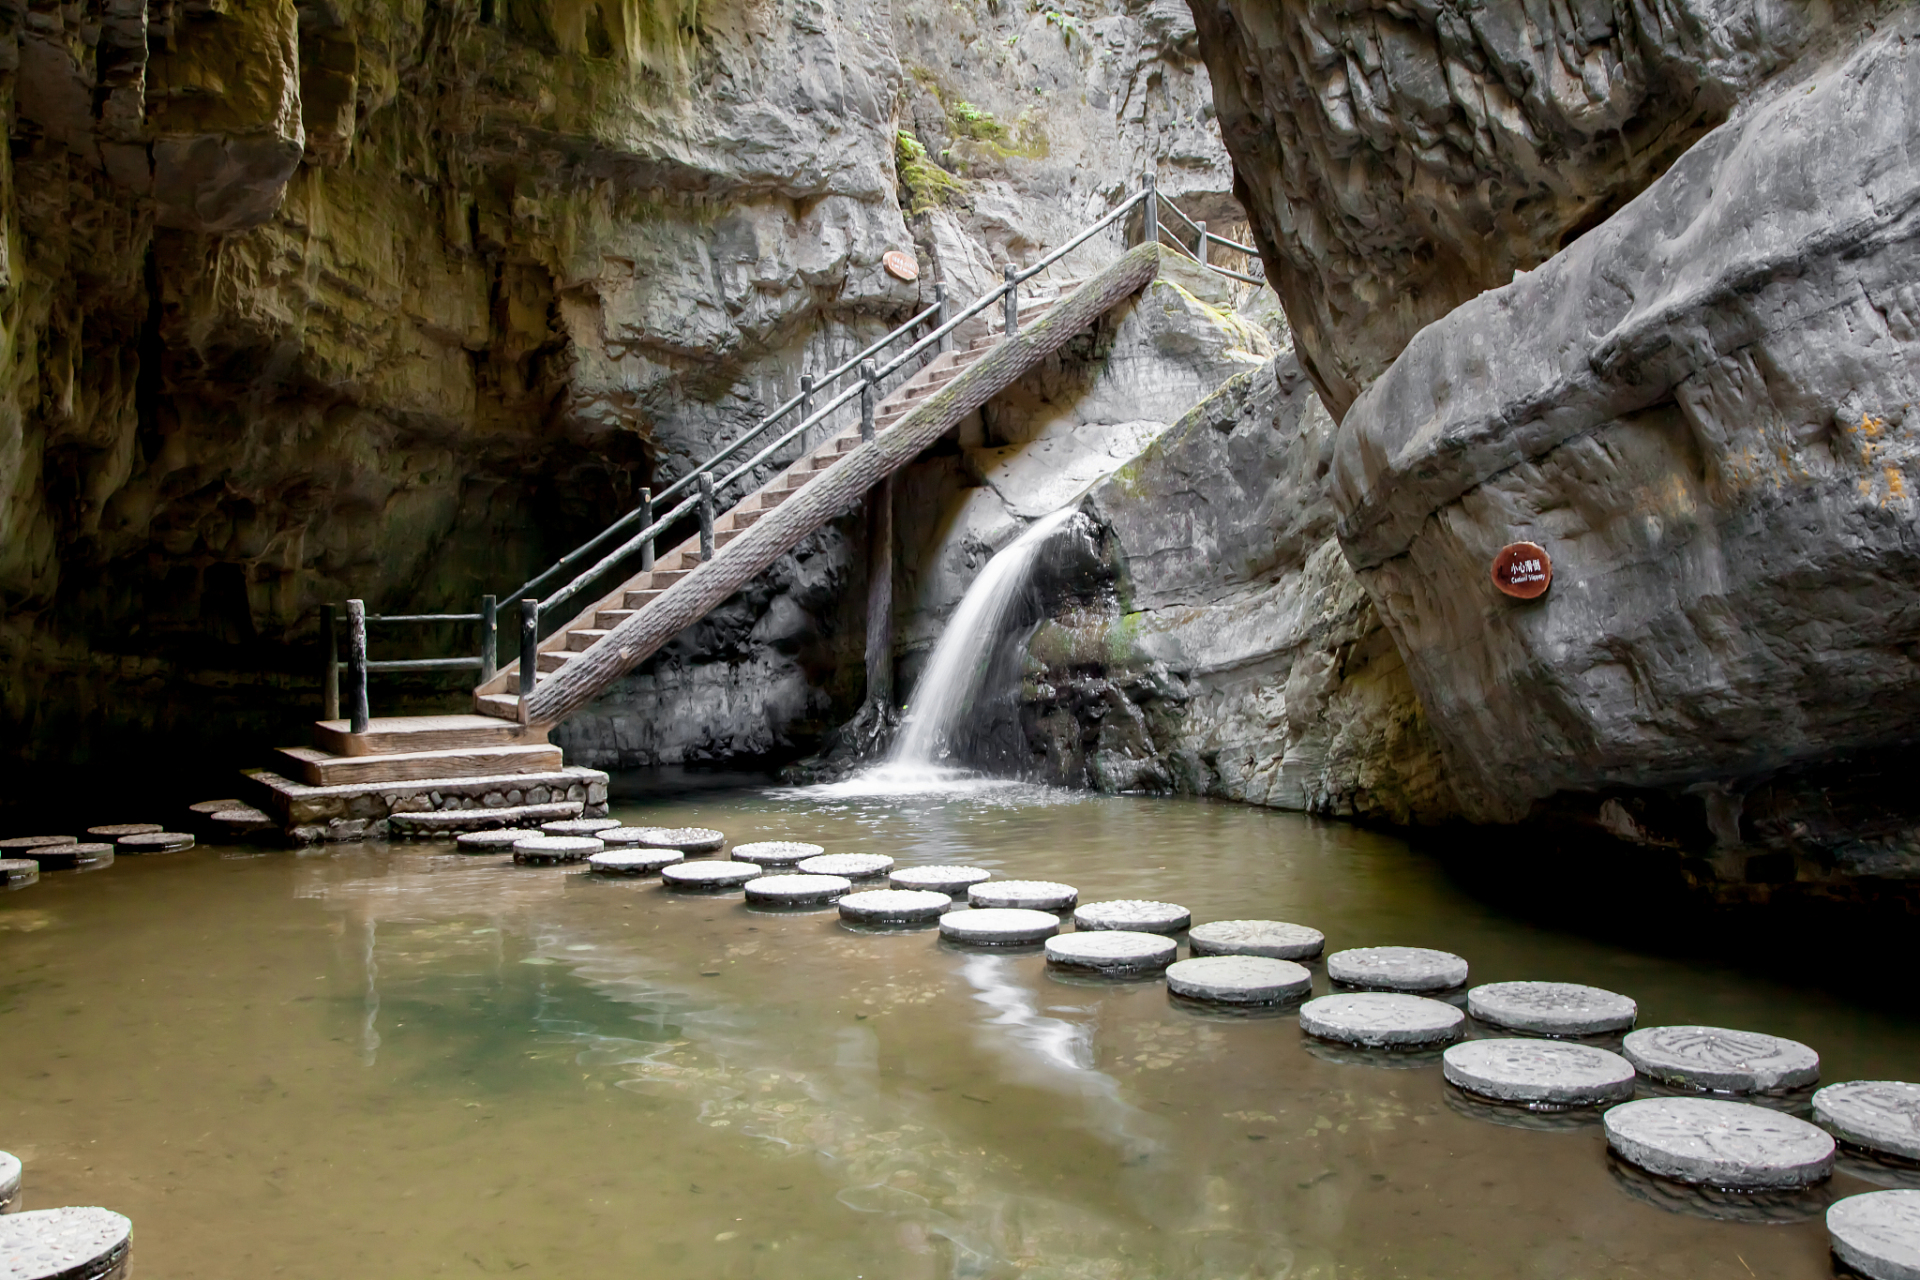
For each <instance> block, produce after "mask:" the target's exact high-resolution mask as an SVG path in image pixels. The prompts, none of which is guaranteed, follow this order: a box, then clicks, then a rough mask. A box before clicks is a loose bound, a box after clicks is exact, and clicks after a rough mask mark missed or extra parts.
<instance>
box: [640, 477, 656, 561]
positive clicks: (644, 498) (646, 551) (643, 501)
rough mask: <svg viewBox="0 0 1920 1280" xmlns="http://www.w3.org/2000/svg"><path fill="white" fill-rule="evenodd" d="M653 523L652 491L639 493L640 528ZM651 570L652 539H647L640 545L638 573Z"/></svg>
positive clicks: (646, 490) (647, 490)
mask: <svg viewBox="0 0 1920 1280" xmlns="http://www.w3.org/2000/svg"><path fill="white" fill-rule="evenodd" d="M652 523H653V490H652V489H642V490H641V491H640V527H641V528H642V529H644V528H646V527H647V526H648V525H650V524H652ZM652 568H653V539H652V538H648V539H647V540H646V541H645V542H643V543H641V544H640V572H642V573H647V572H649V571H651V570H652Z"/></svg>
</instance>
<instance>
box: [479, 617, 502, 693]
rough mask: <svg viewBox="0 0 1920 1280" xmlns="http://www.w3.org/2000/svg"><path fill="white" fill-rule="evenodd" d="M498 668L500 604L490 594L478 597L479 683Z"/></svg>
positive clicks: (482, 682) (486, 679) (491, 676)
mask: <svg viewBox="0 0 1920 1280" xmlns="http://www.w3.org/2000/svg"><path fill="white" fill-rule="evenodd" d="M499 670H500V605H499V603H498V602H497V601H496V600H495V599H494V598H493V597H492V596H481V597H480V683H481V684H485V683H486V682H487V681H489V680H491V679H493V677H494V673H495V672H497V671H499Z"/></svg>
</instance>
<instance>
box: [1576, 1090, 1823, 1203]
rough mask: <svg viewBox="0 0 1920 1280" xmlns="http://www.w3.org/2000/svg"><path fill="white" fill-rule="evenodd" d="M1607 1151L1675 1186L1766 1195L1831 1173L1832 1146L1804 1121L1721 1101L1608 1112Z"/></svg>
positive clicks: (1655, 1102) (1649, 1104)
mask: <svg viewBox="0 0 1920 1280" xmlns="http://www.w3.org/2000/svg"><path fill="white" fill-rule="evenodd" d="M1606 1129H1607V1145H1608V1146H1610V1147H1612V1148H1613V1149H1614V1151H1615V1152H1617V1153H1618V1154H1619V1156H1620V1158H1621V1159H1623V1160H1625V1161H1627V1162H1628V1163H1630V1164H1635V1165H1638V1166H1640V1167H1641V1168H1642V1169H1645V1170H1646V1171H1647V1172H1648V1173H1657V1174H1659V1175H1660V1176H1661V1177H1663V1178H1672V1179H1673V1180H1674V1181H1675V1182H1691V1183H1699V1184H1701V1185H1704V1186H1710V1187H1724V1188H1726V1189H1727V1190H1730V1191H1760V1190H1766V1189H1769V1188H1779V1187H1804V1186H1808V1185H1810V1184H1812V1183H1815V1182H1818V1181H1820V1180H1821V1179H1822V1178H1824V1177H1826V1176H1827V1175H1828V1174H1829V1173H1831V1172H1832V1171H1833V1138H1832V1137H1831V1136H1830V1135H1829V1134H1828V1133H1827V1131H1826V1130H1824V1129H1820V1128H1816V1127H1815V1126H1813V1125H1810V1124H1808V1123H1807V1122H1806V1121H1805V1120H1796V1119H1795V1118H1794V1117H1792V1116H1789V1115H1782V1114H1781V1113H1780V1112H1778V1111H1769V1110H1767V1108H1765V1107H1756V1106H1752V1105H1750V1104H1748V1103H1745V1102H1723V1101H1721V1100H1719V1099H1717V1098H1642V1099H1641V1100H1640V1101H1638V1102H1623V1103H1621V1104H1620V1105H1619V1106H1617V1107H1615V1108H1613V1109H1612V1110H1611V1111H1609V1112H1607V1115H1606Z"/></svg>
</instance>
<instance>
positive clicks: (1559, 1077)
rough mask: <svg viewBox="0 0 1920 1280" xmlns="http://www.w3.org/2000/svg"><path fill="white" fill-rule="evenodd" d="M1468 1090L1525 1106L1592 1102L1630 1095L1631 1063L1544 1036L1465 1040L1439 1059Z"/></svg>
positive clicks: (1448, 1073)
mask: <svg viewBox="0 0 1920 1280" xmlns="http://www.w3.org/2000/svg"><path fill="white" fill-rule="evenodd" d="M1441 1071H1442V1074H1444V1075H1445V1076H1446V1078H1447V1079H1448V1080H1449V1081H1451V1082H1452V1083H1453V1084H1454V1085H1456V1086H1458V1087H1459V1088H1462V1089H1465V1090H1466V1091H1467V1092H1468V1093H1474V1094H1478V1095H1479V1096H1481V1097H1483V1098H1492V1099H1494V1100H1496V1101H1499V1102H1517V1103H1523V1104H1525V1105H1527V1106H1558V1107H1592V1106H1598V1105H1600V1104H1602V1103H1606V1102H1624V1101H1625V1100H1627V1099H1628V1098H1631V1097H1632V1096H1633V1076H1634V1073H1633V1064H1632V1063H1631V1062H1628V1061H1627V1060H1626V1059H1625V1058H1623V1057H1621V1056H1620V1055H1619V1054H1617V1053H1608V1052H1607V1051H1606V1050H1605V1049H1595V1048H1591V1047H1589V1046H1587V1045H1582V1044H1555V1043H1553V1042H1552V1041H1545V1040H1471V1041H1468V1042H1467V1043H1466V1044H1456V1045H1454V1046H1453V1047H1452V1048H1450V1049H1448V1050H1447V1052H1446V1055H1445V1056H1444V1057H1443V1058H1442V1059H1441Z"/></svg>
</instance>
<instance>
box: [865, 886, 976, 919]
mask: <svg viewBox="0 0 1920 1280" xmlns="http://www.w3.org/2000/svg"><path fill="white" fill-rule="evenodd" d="M951 910H953V899H952V898H950V897H949V896H947V895H946V894H944V893H935V892H934V891H933V890H931V889H868V890H866V891H865V892H862V893H850V894H848V895H847V896H846V897H844V898H842V899H840V918H841V919H842V920H850V921H852V922H853V923H854V924H926V923H927V922H929V921H932V920H938V919H939V918H940V917H941V916H943V915H945V914H946V913H947V912H949V911H951Z"/></svg>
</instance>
